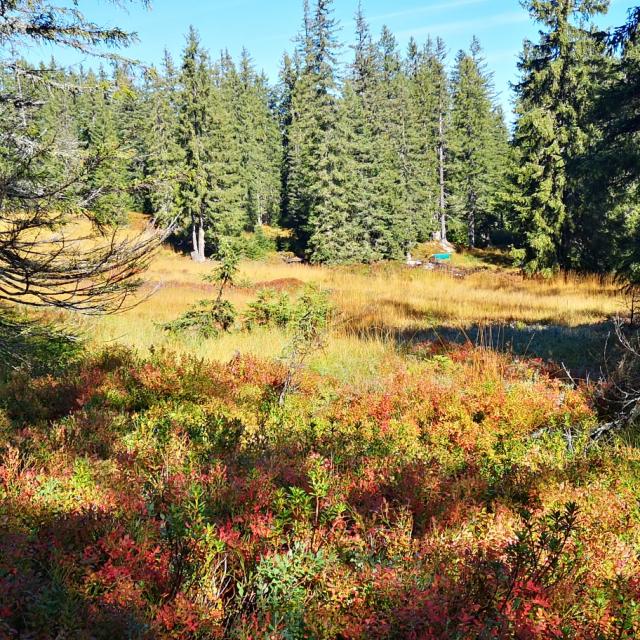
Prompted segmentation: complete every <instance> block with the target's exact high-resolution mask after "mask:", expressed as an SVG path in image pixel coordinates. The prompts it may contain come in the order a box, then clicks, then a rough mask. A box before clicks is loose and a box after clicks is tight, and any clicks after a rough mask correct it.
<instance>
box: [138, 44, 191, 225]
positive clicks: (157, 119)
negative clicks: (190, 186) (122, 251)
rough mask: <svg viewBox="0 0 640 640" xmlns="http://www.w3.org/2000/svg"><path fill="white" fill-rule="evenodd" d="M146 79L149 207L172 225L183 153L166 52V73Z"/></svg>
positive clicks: (151, 74) (171, 69)
mask: <svg viewBox="0 0 640 640" xmlns="http://www.w3.org/2000/svg"><path fill="white" fill-rule="evenodd" d="M146 79H147V85H148V89H147V108H146V112H147V114H148V118H149V126H148V127H147V128H146V152H147V153H146V167H145V179H146V183H147V185H148V189H147V193H148V200H149V203H148V207H149V209H150V211H151V213H152V214H153V215H154V217H156V218H158V219H159V220H161V221H163V222H165V223H170V222H171V221H172V220H173V219H174V218H175V217H176V216H177V215H178V209H177V203H178V196H179V185H180V181H181V179H182V175H183V172H184V151H183V149H182V148H181V146H180V145H179V144H178V114H177V105H176V99H177V88H176V83H177V76H176V69H175V66H174V64H173V60H172V59H171V56H170V55H169V53H168V52H167V51H165V54H164V61H163V69H162V72H159V71H158V70H156V69H153V68H152V69H150V70H149V72H148V73H147V75H146Z"/></svg>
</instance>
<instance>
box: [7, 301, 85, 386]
mask: <svg viewBox="0 0 640 640" xmlns="http://www.w3.org/2000/svg"><path fill="white" fill-rule="evenodd" d="M82 350H83V343H82V340H81V339H80V337H79V336H76V335H73V334H72V333H70V332H68V331H66V330H64V329H63V328H61V327H60V326H58V325H57V324H56V323H54V322H51V321H48V320H46V319H42V318H34V317H30V316H28V315H26V314H25V313H23V312H20V311H18V310H16V309H14V308H10V307H7V306H0V379H6V377H7V376H8V375H9V374H10V373H11V371H13V370H15V369H17V368H22V369H26V370H28V371H29V373H31V374H32V375H36V376H37V375H43V374H47V373H58V372H60V371H62V370H63V369H64V368H65V367H66V366H68V364H69V363H70V362H72V361H73V360H75V359H76V358H77V357H78V356H79V355H80V354H81V352H82Z"/></svg>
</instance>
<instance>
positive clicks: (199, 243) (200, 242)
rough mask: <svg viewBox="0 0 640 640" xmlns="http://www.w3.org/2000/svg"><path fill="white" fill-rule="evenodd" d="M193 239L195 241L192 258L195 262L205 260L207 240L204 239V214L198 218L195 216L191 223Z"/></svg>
mask: <svg viewBox="0 0 640 640" xmlns="http://www.w3.org/2000/svg"><path fill="white" fill-rule="evenodd" d="M191 236H192V237H191V240H192V242H193V251H192V252H191V259H192V260H193V261H194V262H204V261H205V260H206V257H205V241H204V224H203V220H202V216H200V217H199V218H198V219H196V218H194V219H193V222H192V225H191Z"/></svg>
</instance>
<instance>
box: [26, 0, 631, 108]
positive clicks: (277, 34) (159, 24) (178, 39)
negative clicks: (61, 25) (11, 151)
mask: <svg viewBox="0 0 640 640" xmlns="http://www.w3.org/2000/svg"><path fill="white" fill-rule="evenodd" d="M152 2H153V6H152V8H151V10H145V9H143V8H141V7H137V6H136V5H132V6H131V7H130V8H129V9H128V10H124V11H123V10H118V9H115V8H114V7H113V5H112V4H110V3H108V2H106V0H94V2H89V1H88V0H85V1H82V0H81V2H80V7H81V8H82V9H83V10H84V11H85V13H86V14H87V15H88V17H90V18H92V19H95V20H96V21H99V22H101V23H110V24H117V25H118V26H123V27H125V28H126V29H128V30H131V31H136V32H137V33H138V34H139V37H140V43H139V44H137V45H135V46H134V47H132V48H131V49H129V50H128V52H127V55H129V56H131V57H135V58H137V59H139V60H141V61H142V62H145V63H156V62H158V61H159V60H161V58H162V52H163V50H164V48H165V47H167V48H168V49H169V51H171V52H172V53H173V54H174V55H175V56H176V57H177V56H179V55H180V52H181V50H182V48H183V45H184V34H185V33H186V32H187V29H188V27H189V25H191V24H193V25H195V26H196V28H197V29H198V30H199V31H200V35H201V39H202V42H203V44H204V45H205V46H206V47H207V48H208V49H209V50H210V51H211V52H212V53H213V54H215V53H216V52H218V51H219V50H220V49H223V48H228V49H229V51H230V52H231V53H232V54H233V55H234V56H237V55H238V54H239V53H240V51H241V50H242V47H243V46H246V47H247V48H248V49H249V51H250V52H251V55H252V57H253V59H254V60H255V62H256V65H257V66H258V67H259V68H261V69H263V70H264V71H265V72H266V73H267V74H268V75H269V77H270V78H271V79H273V80H275V78H276V77H277V73H278V68H279V63H280V59H281V57H282V53H283V51H285V50H291V49H292V47H293V46H294V45H293V37H294V36H295V34H296V33H297V32H298V30H299V28H300V24H301V21H302V0H271V1H269V0H182V2H176V1H175V0H152ZM357 3H358V0H335V2H334V6H335V17H336V18H337V19H338V20H339V21H340V23H341V39H342V40H343V41H344V42H346V43H351V42H352V40H353V16H354V13H355V11H356V7H357ZM635 4H636V3H635V2H632V1H631V0H613V2H612V4H611V9H610V11H609V14H608V15H607V16H604V17H602V18H601V19H600V20H599V23H600V24H601V25H602V26H610V25H619V24H622V23H623V22H624V20H625V16H626V14H627V11H628V9H629V8H630V7H631V6H634V5H635ZM362 5H363V9H364V11H365V14H366V15H367V17H368V19H369V21H370V23H371V28H372V30H373V32H374V34H377V33H379V31H380V29H381V27H382V26H383V25H384V24H386V25H388V26H389V27H390V28H391V29H392V31H393V32H394V33H395V35H396V37H397V38H398V41H399V43H400V45H401V46H402V47H405V46H406V44H407V42H408V41H409V38H410V37H411V36H414V37H415V38H416V39H417V40H419V41H424V40H425V39H426V38H427V37H428V36H429V35H432V36H434V37H435V36H441V37H442V38H444V40H445V41H446V43H447V46H448V48H449V50H450V58H451V59H453V57H454V56H455V53H456V51H458V49H460V48H466V47H467V46H468V44H469V42H470V40H471V37H472V36H473V35H477V36H478V37H479V38H480V41H481V43H482V46H483V48H484V50H485V57H486V59H487V62H488V64H489V66H490V68H491V69H492V70H493V71H494V73H495V84H496V89H497V90H498V92H499V93H500V96H501V100H502V102H503V104H504V105H505V107H508V105H509V104H510V92H509V82H510V81H514V80H515V79H516V77H517V75H516V74H517V69H516V60H517V55H518V53H519V51H520V50H521V47H522V41H523V40H524V39H525V38H527V37H528V38H535V37H536V33H537V27H536V25H535V24H533V23H532V22H531V20H530V19H529V17H528V15H527V13H526V12H525V11H524V10H523V9H522V8H521V7H520V3H519V1H518V0H394V1H393V2H389V1H388V0H362ZM87 7H90V10H88V9H87ZM343 53H344V55H345V56H348V55H349V54H350V50H348V49H345V51H344V52H343ZM50 54H51V51H50V50H48V49H41V48H36V49H35V50H34V51H32V52H31V55H30V56H29V57H30V58H32V59H33V58H47V57H49V55H50ZM74 55H75V54H69V53H65V54H62V55H60V54H58V53H57V52H56V57H58V58H59V59H60V60H61V61H62V62H63V63H64V64H71V63H74V62H78V61H79V59H78V58H77V56H76V57H74ZM84 62H85V64H91V61H89V60H85V61H84Z"/></svg>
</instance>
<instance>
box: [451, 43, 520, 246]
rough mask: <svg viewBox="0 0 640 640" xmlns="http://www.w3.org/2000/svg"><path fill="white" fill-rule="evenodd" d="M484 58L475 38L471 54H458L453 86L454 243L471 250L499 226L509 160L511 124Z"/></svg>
mask: <svg viewBox="0 0 640 640" xmlns="http://www.w3.org/2000/svg"><path fill="white" fill-rule="evenodd" d="M481 55H482V52H481V48H480V43H479V42H478V40H477V39H475V38H474V40H473V41H472V43H471V48H470V51H469V53H466V52H464V51H460V52H459V53H458V56H457V58H456V64H455V68H454V72H453V78H452V83H451V84H452V108H451V135H450V158H449V174H450V185H451V186H450V197H449V205H450V210H451V212H452V216H451V217H452V218H453V219H454V220H455V222H456V223H457V226H458V228H459V230H460V231H459V232H458V233H456V234H451V238H450V239H452V240H455V241H456V242H459V243H462V244H467V245H468V246H470V247H474V246H476V245H477V244H481V245H482V244H485V245H486V244H487V242H488V241H489V240H490V233H491V230H492V229H494V228H495V227H496V226H497V222H498V220H499V214H500V205H501V200H500V194H501V192H502V193H503V192H504V179H505V176H506V169H507V166H506V163H507V159H508V134H507V129H506V125H505V124H504V118H503V114H502V111H501V110H500V109H499V108H498V107H497V105H496V104H495V102H494V96H493V87H492V78H491V75H490V74H489V72H488V71H487V70H486V66H485V64H484V61H483V59H482V57H481ZM450 225H451V223H450Z"/></svg>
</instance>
